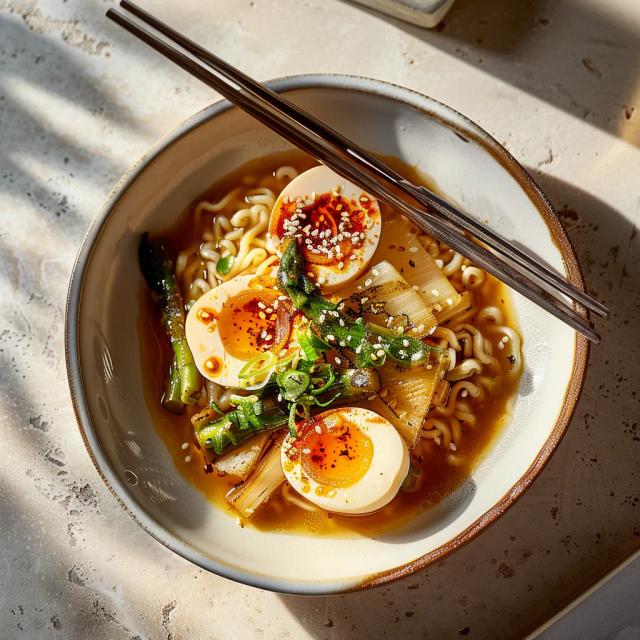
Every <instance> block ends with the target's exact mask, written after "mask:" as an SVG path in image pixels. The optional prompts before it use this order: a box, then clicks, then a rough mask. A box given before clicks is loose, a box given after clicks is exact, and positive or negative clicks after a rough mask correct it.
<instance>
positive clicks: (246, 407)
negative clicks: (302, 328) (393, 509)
mask: <svg viewBox="0 0 640 640" xmlns="http://www.w3.org/2000/svg"><path fill="white" fill-rule="evenodd" d="M301 364H302V363H301ZM302 366H303V367H306V368H308V369H309V371H304V370H297V369H288V370H287V371H286V372H285V374H286V375H285V376H284V379H283V380H282V384H283V387H280V386H278V387H277V388H278V389H280V393H281V395H282V388H284V386H285V385H286V388H287V389H289V393H290V394H291V397H293V396H294V395H296V394H299V395H296V397H295V399H294V400H292V401H288V400H286V399H285V398H284V396H283V402H278V401H277V400H276V399H275V398H274V397H273V396H270V397H266V398H264V397H259V396H257V395H251V396H240V395H237V396H236V395H234V396H231V398H230V400H231V402H232V404H234V405H235V406H236V408H235V409H234V410H233V411H230V412H229V413H227V414H224V415H222V416H220V415H219V414H218V412H217V411H216V410H215V409H213V408H207V409H204V410H203V411H201V412H200V413H199V414H197V415H195V416H194V417H193V418H192V419H191V422H192V423H193V426H194V429H195V432H196V438H197V439H198V442H199V443H200V446H201V447H203V448H204V449H212V450H213V451H214V452H215V453H216V454H217V455H219V456H220V455H223V454H225V453H227V452H228V451H230V450H232V449H234V448H235V447H237V446H240V445H241V444H243V443H244V442H246V440H247V439H248V438H250V437H251V436H253V435H255V434H257V433H262V432H267V431H273V430H276V429H281V428H283V427H286V426H287V425H289V429H290V433H291V435H293V436H294V437H296V435H297V432H296V428H295V424H296V415H297V414H298V413H301V414H302V415H304V416H305V417H309V416H310V415H311V412H312V410H313V409H314V408H316V407H319V408H325V407H328V406H329V405H331V404H333V403H335V402H337V401H340V402H350V401H352V400H358V399H360V398H363V397H367V396H369V395H371V394H372V393H376V392H377V391H378V390H379V389H380V377H379V376H378V372H377V371H375V370H373V369H342V370H337V371H333V367H332V366H331V365H327V364H321V365H314V363H307V364H306V365H302ZM315 367H318V368H315ZM312 368H313V371H312ZM301 374H302V375H301ZM332 376H333V382H332V383H331V384H330V385H327V382H328V381H329V380H330V379H331V377H332ZM314 379H317V380H319V381H321V382H318V383H317V384H321V386H319V387H314V386H313V385H314ZM305 385H306V386H305ZM314 390H316V391H319V393H318V394H317V395H313V391H314ZM261 392H262V393H264V392H265V390H264V389H261ZM270 392H273V388H270ZM287 402H288V405H287Z"/></svg>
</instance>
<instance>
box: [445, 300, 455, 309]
mask: <svg viewBox="0 0 640 640" xmlns="http://www.w3.org/2000/svg"><path fill="white" fill-rule="evenodd" d="M445 302H446V303H447V305H448V306H449V307H450V306H451V305H452V304H453V300H452V299H451V298H447V299H446V300H445Z"/></svg>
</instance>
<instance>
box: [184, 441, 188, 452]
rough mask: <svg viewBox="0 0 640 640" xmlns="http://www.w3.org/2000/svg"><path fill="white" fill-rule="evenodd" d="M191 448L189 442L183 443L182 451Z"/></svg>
mask: <svg viewBox="0 0 640 640" xmlns="http://www.w3.org/2000/svg"><path fill="white" fill-rule="evenodd" d="M188 448H189V443H188V442H183V443H182V450H183V451H184V450H185V449H188Z"/></svg>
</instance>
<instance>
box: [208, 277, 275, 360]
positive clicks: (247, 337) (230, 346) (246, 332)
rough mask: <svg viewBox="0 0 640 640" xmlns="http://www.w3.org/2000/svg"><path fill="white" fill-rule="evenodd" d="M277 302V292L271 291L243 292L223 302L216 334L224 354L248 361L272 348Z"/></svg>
mask: <svg viewBox="0 0 640 640" xmlns="http://www.w3.org/2000/svg"><path fill="white" fill-rule="evenodd" d="M277 300H278V292H277V291H274V290H272V289H247V290H246V291H242V292H240V293H238V294H237V295H235V296H233V297H231V298H229V299H228V300H227V301H226V302H225V303H224V305H223V306H222V309H221V310H220V314H219V318H218V331H219V332H220V340H221V341H222V345H223V347H224V349H225V351H226V352H227V353H228V354H230V355H231V356H233V357H235V358H238V359H239V360H251V359H252V358H255V357H256V356H258V355H260V354H261V353H264V352H265V351H269V350H270V349H272V348H273V347H274V346H275V345H276V342H277V328H278V327H277V320H278V313H277V304H276V303H277ZM280 339H281V336H278V340H280Z"/></svg>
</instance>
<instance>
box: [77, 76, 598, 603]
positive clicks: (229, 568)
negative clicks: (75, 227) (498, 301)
mask: <svg viewBox="0 0 640 640" xmlns="http://www.w3.org/2000/svg"><path fill="white" fill-rule="evenodd" d="M272 86H273V87H274V88H276V89H277V90H279V91H283V92H285V93H286V95H287V97H289V98H290V99H292V100H294V101H296V102H298V103H299V104H301V105H302V106H303V107H304V108H307V109H308V110H310V111H311V112H313V113H314V114H316V115H318V116H319V117H320V118H322V119H323V120H326V121H327V122H328V123H329V124H331V125H333V126H335V127H336V128H337V129H338V130H340V131H342V132H344V133H346V134H347V135H348V136H351V137H353V138H354V139H355V140H356V141H358V142H360V143H361V144H363V145H364V146H366V147H368V148H369V149H371V150H373V151H376V152H380V153H383V154H387V155H393V156H397V157H399V158H401V159H403V160H404V161H405V162H407V163H409V164H413V165H417V167H418V168H419V169H420V170H421V171H422V172H424V173H425V174H427V175H429V176H431V177H432V178H433V179H434V181H435V183H436V184H437V185H438V186H439V188H440V189H441V190H442V192H443V193H444V194H445V195H446V196H447V197H449V198H450V199H452V200H453V201H455V202H457V203H459V204H461V205H462V206H463V207H464V208H465V209H466V210H467V211H469V212H470V213H472V214H474V215H476V216H479V217H481V218H482V219H483V220H488V221H489V223H490V224H491V225H493V226H495V227H497V228H499V229H501V231H502V232H503V233H504V234H505V235H506V236H507V237H509V238H513V239H514V240H516V241H519V242H521V243H522V244H524V245H526V246H528V247H530V248H533V249H534V250H535V252H536V253H537V254H538V255H539V256H540V257H541V258H543V259H544V260H546V261H547V262H548V263H549V264H550V265H552V266H553V267H554V268H555V269H557V270H558V271H559V272H561V273H564V274H566V275H567V277H568V278H569V279H570V280H571V281H572V282H573V283H574V284H577V285H578V286H582V284H583V283H582V277H581V275H580V271H579V268H578V264H577V262H576V259H575V256H574V254H573V251H572V249H571V247H570V245H569V243H568V241H567V238H566V236H565V234H564V232H563V231H562V228H561V226H560V224H559V222H558V220H557V218H556V217H555V215H554V213H553V211H552V209H551V206H550V205H549V203H548V202H547V200H546V199H545V197H544V196H543V195H542V193H541V192H540V191H539V189H538V188H537V186H536V185H535V184H534V183H533V181H532V180H531V178H530V177H529V176H528V174H527V173H526V172H525V171H524V170H523V169H522V167H520V165H519V164H518V163H517V162H516V161H515V160H514V159H513V158H512V157H511V156H510V155H509V154H508V153H507V152H506V151H505V150H504V149H503V148H502V147H501V146H500V145H499V144H498V143H497V142H496V141H495V140H493V139H492V138H491V137H490V136H489V135H488V134H487V133H486V132H484V131H483V130H482V129H480V128H479V127H478V126H476V125H475V124H473V123H472V122H470V121H469V120H467V119H466V118H464V117H463V116H461V115H460V114H458V113H457V112H455V111H453V110H452V109H450V108H448V107H446V106H444V105H443V104H440V103H438V102H436V101H434V100H432V99H430V98H427V97H425V96H422V95H419V94H417V93H414V92H412V91H409V90H407V89H403V88H400V87H396V86H393V85H390V84H385V83H381V82H378V81H374V80H367V79H364V78H355V77H345V76H302V77H293V78H287V79H284V80H278V81H275V82H273V83H272ZM286 148H288V145H287V143H285V142H284V141H283V140H282V139H280V138H279V137H278V136H276V135H275V134H273V133H272V132H271V131H269V130H267V129H265V128H263V127H262V126H261V125H259V124H258V123H256V122H255V121H254V120H252V119H251V118H250V117H249V116H247V115H245V114H243V113H242V112H240V111H239V110H237V109H234V108H231V107H230V106H229V104H228V103H226V102H218V103H216V104H214V105H212V106H211V107H209V108H207V109H205V110H204V111H202V112H200V113H198V114H197V115H195V116H194V117H193V118H191V119H190V120H188V121H187V122H186V123H185V124H184V125H182V126H181V127H180V128H179V129H178V130H177V131H175V132H174V133H173V134H172V135H171V136H169V137H168V138H167V139H166V140H164V141H163V142H161V143H160V144H159V145H158V146H157V147H156V148H154V149H153V150H152V151H150V152H149V153H148V154H147V155H146V156H145V157H144V158H143V159H142V160H140V161H139V162H138V163H137V164H136V165H135V166H134V167H133V168H132V169H131V170H130V171H129V172H128V173H127V174H126V175H125V177H124V178H123V179H122V180H121V181H120V183H119V184H118V185H117V187H116V188H115V190H114V191H113V193H112V194H111V196H110V198H109V200H108V202H107V203H106V205H105V207H104V208H103V210H102V211H101V212H100V213H99V214H98V216H97V218H96V220H95V222H94V224H93V225H92V227H91V229H90V230H89V232H88V234H87V237H86V239H85V241H84V244H83V246H82V249H81V250H80V253H79V256H78V260H77V263H76V265H75V269H74V273H73V276H72V279H71V283H70V289H69V299H68V309H67V319H66V331H67V335H66V337H67V345H66V346H67V364H68V374H69V381H70V386H71V391H72V397H73V401H74V406H75V410H76V413H77V417H78V422H79V424H80V428H81V431H82V434H83V437H84V440H85V444H86V445H87V449H88V451H89V453H90V455H91V457H92V459H93V461H94V463H95V465H96V467H97V469H98V472H99V473H100V475H101V476H102V478H103V480H104V481H105V482H106V483H107V485H108V486H109V487H110V488H111V490H112V491H113V493H114V494H115V495H116V497H117V498H118V499H119V500H120V502H121V504H122V505H123V506H124V507H125V508H126V509H127V511H129V513H130V514H131V515H132V516H133V517H134V518H135V519H136V521H137V522H138V523H139V524H140V525H141V526H142V527H144V528H145V529H146V530H147V531H148V532H149V533H150V534H151V535H152V536H154V537H155V538H156V539H157V540H159V541H160V542H162V543H163V544H164V545H166V546H167V547H169V548H170V549H173V550H174V551H175V552H176V553H179V554H180V555H182V556H184V557H185V558H187V559H189V560H191V561H192V562H195V563H197V564H198V565H200V566H202V567H204V568H206V569H209V570H211V571H213V572H215V573H218V574H220V575H223V576H227V577H229V578H232V579H234V580H238V581H241V582H245V583H249V584H252V585H256V586H259V587H264V588H267V589H273V590H276V591H283V592H291V593H304V594H317V593H335V592H341V591H345V590H352V589H357V588H361V587H364V586H371V585H374V584H380V583H383V582H386V581H388V580H392V579H395V578H397V577H400V576H402V575H406V574H408V573H411V572H413V571H416V570H417V569H419V568H421V567H424V566H426V565H427V564H429V563H430V562H433V561H434V560H436V559H438V558H441V557H442V556H443V555H445V554H447V553H449V552H451V551H452V550H454V549H456V548H457V547H459V546H460V545H461V544H463V543H465V542H467V541H468V540H470V539H471V538H472V537H473V536H475V535H476V534H477V533H479V532H480V531H482V530H483V529H484V528H485V527H486V526H487V525H488V524H490V523H491V522H493V521H494V520H495V519H496V518H497V517H498V516H500V515H501V514H502V513H503V512H504V511H505V510H506V509H507V508H508V507H509V506H510V505H511V504H512V503H513V502H514V501H515V500H516V499H517V498H518V496H519V495H521V494H522V492H523V491H524V490H525V489H526V488H527V487H528V486H529V484H530V483H531V482H532V480H533V479H534V478H535V476H536V475H537V474H538V473H539V471H540V470H541V468H542V467H543V466H544V464H545V462H546V461H547V460H548V458H549V456H550V455H551V453H552V451H553V449H554V448H555V446H556V445H557V443H558V441H559V439H560V437H561V436H562V434H563V432H564V429H565V428H566V425H567V423H568V420H569V418H570V415H571V412H572V410H573V407H574V405H575V402H576V400H577V396H578V394H579V391H580V387H581V384H582V379H583V375H584V369H585V365H586V359H587V345H586V341H585V340H584V339H582V338H581V337H578V336H576V334H575V333H574V332H573V331H571V330H570V329H568V328H567V327H566V326H565V325H563V324H562V323H560V322H559V321H557V320H555V319H554V318H552V317H551V316H549V315H547V314H546V313H544V312H543V311H541V310H539V309H538V308H536V307H535V306H534V305H532V304H531V303H529V302H528V301H527V300H525V299H523V298H522V297H520V296H518V295H514V296H513V302H514V305H515V309H516V312H517V315H518V317H519V323H520V327H521V329H522V332H523V335H524V352H525V358H526V371H525V374H524V376H523V379H522V383H521V386H520V389H519V393H518V396H517V399H516V402H515V406H514V411H513V419H512V421H511V422H510V424H509V425H508V426H507V427H506V428H505V429H504V431H503V432H502V433H501V434H500V436H499V437H498V439H497V440H496V441H495V443H494V445H493V446H492V448H491V450H490V451H489V452H488V453H487V455H486V456H485V458H484V459H483V461H482V462H481V463H480V464H479V466H478V467H477V469H476V470H475V471H474V473H473V475H472V476H471V477H470V478H469V479H468V481H467V482H466V483H465V484H464V486H462V487H460V489H459V490H458V491H456V492H455V493H454V495H452V496H451V497H450V498H449V499H447V500H446V501H445V502H443V503H442V504H440V505H439V506H438V507H437V508H434V509H432V510H431V511H428V512H426V513H424V514H423V515H422V516H420V517H418V518H416V519H415V520H414V521H413V522H412V523H411V524H410V525H408V526H407V527H405V528H403V529H400V530H396V531H392V532H389V533H388V534H386V535H383V536H380V537H379V538H377V539H372V538H367V537H363V536H353V537H350V538H344V539H340V540H336V539H335V538H323V537H317V536H316V537H311V536H300V535H290V534H285V533H265V532H260V531H257V530H254V529H252V528H250V527H247V528H244V529H239V528H238V527H237V526H236V523H235V520H234V518H233V517H231V516H229V515H227V514H225V513H223V512H221V511H219V510H217V509H216V508H215V507H214V506H213V505H211V504H210V503H208V502H207V501H206V499H205V497H204V496H203V495H202V494H201V493H199V492H198V491H197V490H196V489H195V488H193V487H192V486H191V485H190V484H189V483H188V482H186V481H185V480H184V479H183V478H182V477H181V476H180V475H179V473H178V472H177V470H176V469H175V467H174V465H173V463H172V460H171V457H170V454H169V452H168V451H167V450H166V448H165V446H164V444H163V442H162V441H161V439H160V438H159V437H158V435H157V434H156V432H155V430H154V427H153V425H152V423H151V420H150V417H149V415H148V413H147V410H146V405H145V401H144V398H143V394H142V383H141V380H142V367H143V363H142V362H140V360H139V357H138V353H139V346H138V341H137V326H136V317H137V314H138V313H139V308H138V303H137V296H138V293H139V290H140V283H141V277H140V274H139V271H138V266H137V252H136V250H137V245H138V241H139V236H140V233H141V232H142V231H145V230H150V231H152V232H154V231H160V230H162V229H164V228H166V227H167V226H168V225H169V224H170V223H171V222H173V220H174V217H175V216H176V214H178V213H179V212H181V211H182V210H183V209H184V207H185V206H186V205H187V204H188V203H189V202H191V201H192V200H193V199H194V198H195V197H196V196H197V195H198V194H200V193H201V192H203V191H204V190H205V189H206V188H207V187H209V186H210V184H211V183H212V182H214V181H215V180H216V178H218V177H220V176H222V175H224V174H226V173H228V172H229V171H230V170H232V169H234V168H236V167H237V166H238V165H240V164H242V163H243V162H245V161H247V160H250V159H252V158H255V157H258V156H261V155H265V154H267V153H270V152H273V151H277V150H283V149H286ZM283 550H284V551H283Z"/></svg>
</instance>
